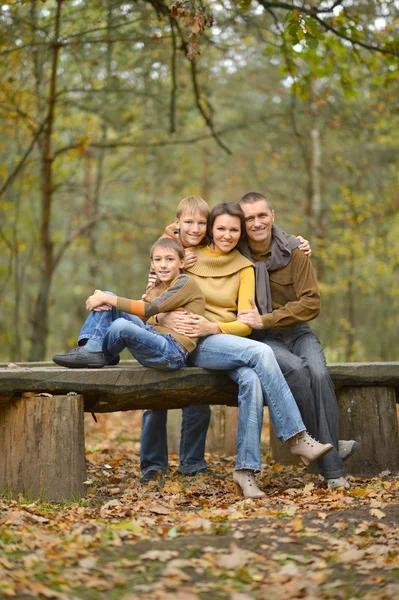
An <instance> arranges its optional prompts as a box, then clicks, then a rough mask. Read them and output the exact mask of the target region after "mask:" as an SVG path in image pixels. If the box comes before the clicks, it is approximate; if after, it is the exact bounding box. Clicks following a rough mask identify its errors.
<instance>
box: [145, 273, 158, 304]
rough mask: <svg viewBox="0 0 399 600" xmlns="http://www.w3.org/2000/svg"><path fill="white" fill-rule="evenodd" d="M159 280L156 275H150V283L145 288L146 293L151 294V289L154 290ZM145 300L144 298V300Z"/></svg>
mask: <svg viewBox="0 0 399 600" xmlns="http://www.w3.org/2000/svg"><path fill="white" fill-rule="evenodd" d="M156 280H157V276H156V275H155V273H151V272H150V273H148V281H147V285H146V288H145V291H146V292H149V291H150V289H151V288H152V286H153V285H155V282H156ZM142 300H143V298H142Z"/></svg>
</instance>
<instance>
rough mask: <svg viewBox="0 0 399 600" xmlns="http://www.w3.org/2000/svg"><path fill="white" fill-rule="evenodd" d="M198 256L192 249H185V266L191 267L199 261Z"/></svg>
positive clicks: (186, 267)
mask: <svg viewBox="0 0 399 600" xmlns="http://www.w3.org/2000/svg"><path fill="white" fill-rule="evenodd" d="M197 260H198V257H197V255H196V254H194V252H193V251H192V250H185V252H184V268H185V269H189V268H190V267H192V266H193V265H195V263H196V262H197Z"/></svg>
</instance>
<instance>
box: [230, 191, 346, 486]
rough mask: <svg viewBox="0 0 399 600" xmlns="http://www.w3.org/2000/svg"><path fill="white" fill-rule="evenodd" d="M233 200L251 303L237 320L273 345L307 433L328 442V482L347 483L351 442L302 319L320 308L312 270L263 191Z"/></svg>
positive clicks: (323, 467)
mask: <svg viewBox="0 0 399 600" xmlns="http://www.w3.org/2000/svg"><path fill="white" fill-rule="evenodd" d="M239 204H240V206H241V208H242V210H243V212H244V215H245V221H246V231H247V236H248V242H244V243H242V244H241V246H240V247H239V249H240V251H241V252H242V253H243V254H244V255H245V256H247V257H248V258H251V259H252V260H253V262H254V263H255V268H256V304H255V303H254V302H252V310H243V311H241V312H240V313H239V314H238V320H239V321H241V322H243V323H245V324H246V325H249V326H250V327H252V329H253V330H254V333H253V337H254V338H255V339H257V340H259V341H262V342H264V343H266V344H268V345H269V346H270V347H271V348H272V349H273V352H274V354H275V356H276V358H277V362H278V364H279V366H280V368H281V370H282V372H283V374H284V376H285V378H286V380H287V383H288V385H289V387H290V388H291V391H292V393H293V395H294V397H295V400H296V401H297V404H298V406H299V409H300V411H301V413H302V418H303V420H304V423H305V425H306V427H307V428H308V430H309V432H310V433H311V435H313V436H314V437H316V438H317V439H319V440H320V441H321V442H323V443H327V442H330V443H331V444H333V446H334V449H333V450H332V451H331V452H329V453H328V454H326V455H325V456H324V457H322V458H321V459H319V461H318V465H319V470H320V473H321V474H322V475H323V477H324V479H325V481H326V483H327V485H328V487H329V488H330V489H337V488H340V487H343V488H345V489H349V487H350V486H349V483H348V482H347V480H346V479H345V470H344V465H343V460H344V459H346V458H348V457H349V456H350V455H351V454H353V452H354V451H355V449H356V446H357V443H356V442H355V441H353V440H343V441H340V442H338V405H337V400H336V397H335V392H334V385H333V383H332V381H331V378H330V376H329V373H328V370H327V365H326V359H325V356H324V352H323V349H322V347H321V344H320V342H319V340H318V339H317V337H316V336H315V335H314V333H313V331H312V330H311V328H310V326H309V325H308V321H311V320H312V319H315V318H316V317H317V316H318V314H319V312H320V294H319V289H318V283H317V278H316V274H315V271H314V269H313V267H312V264H311V262H310V260H309V258H308V257H307V256H305V255H304V254H303V252H301V251H300V250H298V248H297V246H298V243H299V242H298V240H296V238H292V237H291V236H288V235H286V234H285V233H284V232H283V231H281V229H280V228H279V227H277V226H275V225H274V217H275V215H274V210H273V207H272V205H271V203H270V201H269V200H268V199H267V198H266V197H265V196H263V195H262V194H258V193H255V192H250V193H248V194H246V195H245V196H243V198H241V200H240V202H239ZM258 309H259V310H258Z"/></svg>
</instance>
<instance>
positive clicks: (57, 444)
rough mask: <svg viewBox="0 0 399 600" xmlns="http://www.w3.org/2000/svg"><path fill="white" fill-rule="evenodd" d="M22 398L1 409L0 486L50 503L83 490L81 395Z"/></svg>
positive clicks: (73, 497) (84, 474)
mask: <svg viewBox="0 0 399 600" xmlns="http://www.w3.org/2000/svg"><path fill="white" fill-rule="evenodd" d="M26 395H27V396H28V397H22V398H20V399H18V400H17V401H15V402H12V403H8V404H6V405H5V406H2V407H0V456H1V457H2V459H1V461H0V488H2V491H11V492H12V494H13V496H16V495H17V494H19V493H22V494H24V495H25V496H26V497H28V498H31V499H33V500H34V499H36V498H38V497H40V498H41V499H42V500H50V501H54V502H63V501H67V500H76V499H78V498H81V497H82V496H84V494H85V485H84V482H85V481H86V463H85V446H84V413H83V396H54V397H52V398H48V397H47V396H33V397H30V395H29V394H26Z"/></svg>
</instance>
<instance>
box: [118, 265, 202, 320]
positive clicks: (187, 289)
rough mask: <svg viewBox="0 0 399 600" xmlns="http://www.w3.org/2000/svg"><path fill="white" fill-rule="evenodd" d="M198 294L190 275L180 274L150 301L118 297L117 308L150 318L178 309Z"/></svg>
mask: <svg viewBox="0 0 399 600" xmlns="http://www.w3.org/2000/svg"><path fill="white" fill-rule="evenodd" d="M196 295H198V289H197V286H193V285H191V280H190V277H189V276H188V275H180V276H179V277H178V278H177V279H176V280H175V281H174V283H173V284H172V285H171V286H170V288H168V289H167V290H165V291H164V292H163V293H162V294H161V295H160V296H158V297H157V298H155V299H154V300H150V302H142V301H141V300H129V299H128V298H119V297H118V298H117V304H116V308H117V310H121V311H124V312H127V313H130V314H132V315H137V316H138V317H144V318H148V317H151V316H153V315H156V314H158V313H160V312H169V311H171V310H176V309H178V308H180V307H181V306H183V305H184V304H187V302H188V301H190V299H193V298H194V296H196Z"/></svg>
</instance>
